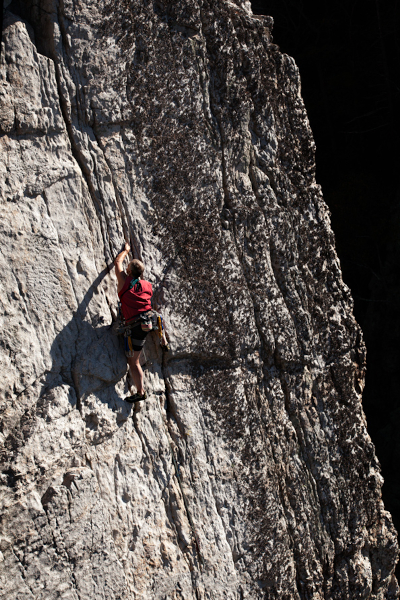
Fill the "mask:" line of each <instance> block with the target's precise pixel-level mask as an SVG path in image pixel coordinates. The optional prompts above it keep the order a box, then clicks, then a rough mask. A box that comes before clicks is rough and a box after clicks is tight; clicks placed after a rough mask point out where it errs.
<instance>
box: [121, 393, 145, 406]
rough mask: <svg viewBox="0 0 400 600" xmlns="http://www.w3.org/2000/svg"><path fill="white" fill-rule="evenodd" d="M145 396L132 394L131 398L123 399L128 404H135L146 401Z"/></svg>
mask: <svg viewBox="0 0 400 600" xmlns="http://www.w3.org/2000/svg"><path fill="white" fill-rule="evenodd" d="M146 398H147V394H146V392H145V393H144V394H134V395H133V396H127V397H126V398H125V402H129V404H134V403H135V402H140V401H141V400H146Z"/></svg>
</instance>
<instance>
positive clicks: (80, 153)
mask: <svg viewBox="0 0 400 600" xmlns="http://www.w3.org/2000/svg"><path fill="white" fill-rule="evenodd" d="M9 9H10V10H9V12H8V13H7V14H6V21H5V30H4V33H3V44H2V53H1V64H0V68H1V87H0V90H1V91H0V98H1V104H0V129H1V150H2V161H1V177H0V191H1V210H2V219H1V231H0V235H1V240H2V242H1V253H0V258H1V267H2V268H1V274H0V278H1V279H0V283H1V293H0V299H1V303H2V308H3V310H2V317H1V318H2V328H1V346H0V347H1V354H0V356H1V359H0V360H1V365H2V374H3V377H2V395H1V413H2V429H1V434H0V435H1V444H2V448H3V450H2V463H3V464H2V487H1V502H2V515H3V520H2V523H1V530H0V551H1V555H0V558H1V563H0V572H1V579H0V581H1V589H2V597H4V598H7V599H10V600H11V599H15V600H16V599H17V598H35V599H37V600H39V599H43V600H48V599H49V598H59V597H63V598H71V599H80V600H83V599H90V600H92V599H94V598H96V599H97V598H107V600H113V599H115V600H119V599H128V598H138V599H139V598H148V599H153V598H159V599H160V600H161V599H163V598H171V599H172V598H184V599H195V598H196V599H197V600H199V599H200V598H202V599H207V598H210V599H211V598H213V599H215V600H216V599H218V598H220V599H222V598H224V599H231V600H234V599H235V600H239V599H241V598H251V599H257V598H259V599H262V598H263V599H264V598H265V599H268V600H272V599H277V600H278V599H280V600H284V599H289V598H290V599H291V600H292V599H293V600H295V599H306V598H309V599H310V598H312V599H313V600H317V599H321V600H322V599H328V598H329V600H343V599H345V598H348V599H349V600H350V599H351V600H353V599H355V598H357V599H364V598H365V599H376V600H378V599H383V598H386V599H394V598H397V597H398V586H397V582H396V579H395V578H394V574H393V573H394V567H395V564H396V561H397V552H398V550H397V541H396V533H395V531H394V528H393V525H392V522H391V517H390V515H389V514H388V513H387V512H386V511H385V510H384V507H383V504H382V500H381V486H382V478H381V476H380V473H379V464H378V461H377V459H376V456H375V453H374V448H373V445H372V442H371V440H370V438H369V436H368V433H367V429H366V422H365V417H364V414H363V410H362V405H361V395H362V390H363V386H364V372H365V347H364V343H363V340H362V334H361V331H360V329H359V327H358V325H357V323H356V322H355V320H354V317H353V313H352V309H353V304H352V299H351V294H350V291H349V289H348V288H347V287H346V285H345V284H344V283H343V280H342V276H341V270H340V265H339V262H338V259H337V256H336V253H335V247H334V236H333V233H332V230H331V227H330V220H329V211H328V209H327V207H326V205H325V203H324V201H323V198H322V194H321V189H320V187H319V186H318V185H317V184H316V182H315V159H314V151H315V148H314V142H313V138H312V134H311V130H310V127H309V123H308V119H307V114H306V111H305V108H304V105H303V101H302V98H301V89H300V77H299V73H298V70H297V67H296V65H295V63H294V61H293V59H291V58H290V57H288V56H286V55H284V54H282V53H281V52H280V50H279V48H278V47H277V46H275V45H274V44H273V42H272V36H271V31H272V19H270V18H269V17H260V16H254V15H253V14H252V12H251V7H250V3H249V2H247V1H246V2H245V1H239V0H237V1H229V0H218V1H214V2H210V1H209V0H179V1H176V2H171V1H167V0H156V1H154V2H149V1H148V0H137V1H135V2H133V1H132V0H122V1H121V2H120V3H117V4H115V3H111V2H109V1H108V0H102V1H100V2H96V3H94V2H89V0H80V1H79V2H72V1H71V0H64V1H63V2H61V1H59V0H54V1H53V0H51V1H50V0H46V1H45V0H43V1H42V0H39V2H35V3H34V2H30V1H27V2H25V3H24V8H23V11H22V8H21V6H19V12H20V13H21V14H14V13H13V12H12V10H15V11H18V5H17V3H16V4H15V6H14V3H12V4H11V5H10V7H9ZM124 240H126V241H129V242H130V243H131V244H132V247H133V250H134V253H135V256H137V257H140V258H141V259H142V260H143V261H144V263H145V265H146V272H145V276H146V278H147V279H148V280H149V281H151V283H152V284H153V288H154V292H155V293H154V307H155V308H156V309H158V310H160V311H161V312H162V314H163V316H164V318H165V322H166V326H167V331H168V336H169V340H170V343H171V347H172V351H171V352H170V353H168V354H162V352H161V350H160V347H159V345H158V340H157V338H156V336H155V334H150V335H149V336H148V339H147V341H146V346H145V358H144V360H145V362H146V364H145V385H146V389H147V392H148V399H147V401H146V402H144V403H142V404H141V406H140V407H138V408H136V409H134V408H132V407H131V406H128V405H127V404H126V403H125V402H124V396H125V395H126V394H127V391H128V390H127V381H126V377H125V375H126V361H125V358H124V354H123V350H122V347H121V345H120V341H119V340H118V338H116V337H115V336H113V335H112V332H111V329H110V325H111V323H112V320H113V318H115V315H116V312H115V307H116V301H117V297H116V278H115V275H114V272H113V263H112V260H113V258H114V257H115V255H116V254H117V252H118V251H119V250H120V248H121V244H122V242H123V241H124ZM173 456H174V457H176V460H177V462H178V463H179V464H178V465H177V470H178V472H177V471H176V468H175V466H174V461H173ZM178 475H179V477H178Z"/></svg>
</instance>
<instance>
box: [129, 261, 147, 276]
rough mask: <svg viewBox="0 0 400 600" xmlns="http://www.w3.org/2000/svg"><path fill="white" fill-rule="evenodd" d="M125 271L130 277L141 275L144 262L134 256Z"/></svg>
mask: <svg viewBox="0 0 400 600" xmlns="http://www.w3.org/2000/svg"><path fill="white" fill-rule="evenodd" d="M127 271H128V273H130V275H131V276H132V277H135V278H137V277H141V276H142V275H143V272H144V264H143V263H142V262H140V260H138V259H137V258H135V259H133V260H131V262H130V263H129V265H128V268H127Z"/></svg>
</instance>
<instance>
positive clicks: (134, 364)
mask: <svg viewBox="0 0 400 600" xmlns="http://www.w3.org/2000/svg"><path fill="white" fill-rule="evenodd" d="M140 353H141V350H135V351H134V352H133V356H127V357H126V360H127V361H128V365H129V368H130V371H131V377H132V379H133V383H134V384H135V386H136V390H137V393H138V394H140V395H141V396H143V394H144V387H143V370H142V367H141V366H140V362H139V360H140Z"/></svg>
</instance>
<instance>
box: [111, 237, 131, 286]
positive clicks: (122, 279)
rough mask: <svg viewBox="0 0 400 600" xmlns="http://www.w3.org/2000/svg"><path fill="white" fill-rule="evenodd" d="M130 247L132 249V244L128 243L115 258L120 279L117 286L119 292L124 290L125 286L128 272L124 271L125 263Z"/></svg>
mask: <svg viewBox="0 0 400 600" xmlns="http://www.w3.org/2000/svg"><path fill="white" fill-rule="evenodd" d="M130 249H131V247H130V245H129V244H127V243H126V244H125V248H124V249H123V250H122V252H120V253H119V254H118V256H117V258H116V259H115V260H114V265H115V274H116V276H117V280H118V288H117V291H118V292H120V291H121V290H122V288H123V287H124V283H125V279H126V273H125V272H124V267H123V264H124V260H125V258H126V257H127V256H128V253H129V251H130Z"/></svg>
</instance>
